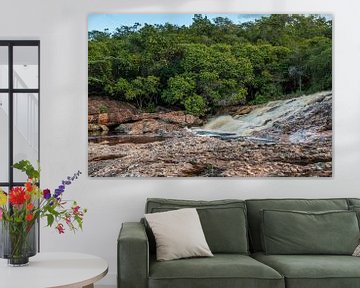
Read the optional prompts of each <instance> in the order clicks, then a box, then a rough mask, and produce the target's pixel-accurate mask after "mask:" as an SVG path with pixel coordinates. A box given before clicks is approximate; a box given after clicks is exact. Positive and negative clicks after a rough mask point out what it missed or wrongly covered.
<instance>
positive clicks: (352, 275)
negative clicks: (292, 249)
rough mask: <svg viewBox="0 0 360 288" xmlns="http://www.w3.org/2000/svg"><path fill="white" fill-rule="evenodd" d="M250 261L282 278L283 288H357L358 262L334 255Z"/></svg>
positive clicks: (263, 257)
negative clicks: (273, 270)
mask: <svg viewBox="0 0 360 288" xmlns="http://www.w3.org/2000/svg"><path fill="white" fill-rule="evenodd" d="M252 257H253V258H254V259H256V260H258V261H260V262H262V263H264V264H266V265H268V266H270V267H272V268H274V269H275V270H276V271H278V272H279V273H280V274H281V275H284V277H285V283H286V287H287V288H304V287H306V288H318V287H326V288H340V287H341V288H358V287H360V258H359V257H353V256H342V255H341V256H340V255H339V256H338V255H265V254H264V253H255V254H252Z"/></svg>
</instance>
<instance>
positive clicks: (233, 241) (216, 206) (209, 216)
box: [146, 198, 249, 255]
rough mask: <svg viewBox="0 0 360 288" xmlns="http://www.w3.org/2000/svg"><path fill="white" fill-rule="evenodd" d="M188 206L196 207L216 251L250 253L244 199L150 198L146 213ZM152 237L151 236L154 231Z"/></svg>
mask: <svg viewBox="0 0 360 288" xmlns="http://www.w3.org/2000/svg"><path fill="white" fill-rule="evenodd" d="M188 207H191V208H197V212H198V214H199V217H200V222H201V225H202V228H203V231H204V235H205V238H206V241H207V243H208V245H209V248H210V250H211V251H212V252H213V253H239V254H246V255H247V254H248V253H249V248H248V237H247V220H246V217H247V216H246V207H245V202H244V201H242V200H216V201H193V200H173V199H154V198H152V199H148V200H147V204H146V213H156V212H165V211H169V210H174V209H180V208H188ZM148 233H149V231H148ZM149 239H152V235H151V233H149ZM152 241H153V240H150V242H152Z"/></svg>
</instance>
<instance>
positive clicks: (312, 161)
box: [88, 14, 332, 177]
mask: <svg viewBox="0 0 360 288" xmlns="http://www.w3.org/2000/svg"><path fill="white" fill-rule="evenodd" d="M88 135H89V137H88V174H89V176H90V177H331V176H332V17H331V15H326V14H315V15H314V14H261V15H260V14H245V15H244V14H91V15H89V18H88Z"/></svg>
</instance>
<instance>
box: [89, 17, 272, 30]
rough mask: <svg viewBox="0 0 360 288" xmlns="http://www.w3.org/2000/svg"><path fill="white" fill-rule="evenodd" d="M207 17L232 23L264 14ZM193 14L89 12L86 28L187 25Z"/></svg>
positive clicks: (111, 28) (253, 18) (113, 28)
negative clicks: (222, 18)
mask: <svg viewBox="0 0 360 288" xmlns="http://www.w3.org/2000/svg"><path fill="white" fill-rule="evenodd" d="M202 15H203V16H207V17H208V18H209V19H213V18H216V17H224V18H225V17H227V18H229V19H230V20H232V21H233V22H234V23H236V24H238V23H243V22H248V21H254V20H255V19H259V18H261V17H262V16H266V14H202ZM193 17H194V14H90V15H89V18H88V30H89V31H93V30H97V31H104V29H106V28H107V29H109V32H114V31H115V29H116V28H117V27H121V26H132V25H134V23H136V22H138V23H140V24H144V23H147V24H165V23H167V22H168V23H171V24H176V25H179V26H182V25H186V26H189V25H190V24H191V23H192V18H193Z"/></svg>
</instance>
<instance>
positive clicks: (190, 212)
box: [145, 208, 213, 261]
mask: <svg viewBox="0 0 360 288" xmlns="http://www.w3.org/2000/svg"><path fill="white" fill-rule="evenodd" d="M145 218H146V220H147V222H148V223H149V226H150V227H151V230H152V231H153V233H154V236H155V239H156V259H157V260H159V261H165V260H174V259H179V258H189V257H205V256H213V254H212V253H211V251H210V249H209V246H208V244H207V243H206V240H205V236H204V232H203V230H202V227H201V223H200V219H199V215H198V213H197V211H196V209H195V208H185V209H179V210H174V211H166V212H161V213H150V214H145Z"/></svg>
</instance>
